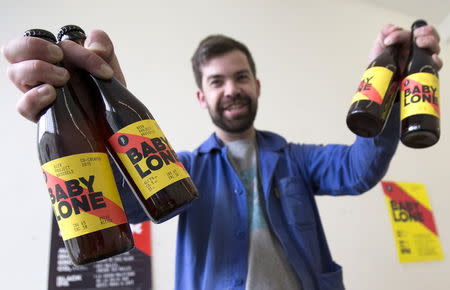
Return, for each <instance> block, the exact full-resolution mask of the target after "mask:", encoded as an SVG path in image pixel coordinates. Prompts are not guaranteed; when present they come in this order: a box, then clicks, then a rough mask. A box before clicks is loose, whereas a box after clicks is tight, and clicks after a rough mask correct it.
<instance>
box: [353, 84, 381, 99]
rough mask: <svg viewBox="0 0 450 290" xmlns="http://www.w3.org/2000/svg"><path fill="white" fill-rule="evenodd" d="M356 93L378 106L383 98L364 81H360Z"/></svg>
mask: <svg viewBox="0 0 450 290" xmlns="http://www.w3.org/2000/svg"><path fill="white" fill-rule="evenodd" d="M362 88H364V89H362ZM358 92H359V93H361V94H363V95H364V96H366V97H367V98H369V100H371V101H374V102H376V103H378V104H381V103H382V102H383V97H382V96H381V95H380V93H379V92H378V91H377V89H376V88H375V87H374V86H373V85H371V84H369V83H367V82H366V81H361V83H360V84H359V87H358Z"/></svg>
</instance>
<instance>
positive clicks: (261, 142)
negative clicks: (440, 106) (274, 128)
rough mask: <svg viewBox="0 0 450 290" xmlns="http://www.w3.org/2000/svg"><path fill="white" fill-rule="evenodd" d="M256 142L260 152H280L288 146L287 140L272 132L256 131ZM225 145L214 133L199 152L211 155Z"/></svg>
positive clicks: (201, 146)
mask: <svg viewBox="0 0 450 290" xmlns="http://www.w3.org/2000/svg"><path fill="white" fill-rule="evenodd" d="M256 140H257V143H258V149H259V150H260V151H279V150H281V149H283V148H284V147H285V146H286V145H287V142H286V139H284V138H283V137H281V136H280V135H277V134H275V133H272V132H268V131H259V130H257V131H256ZM224 146H225V145H224V143H223V142H222V141H221V140H220V139H219V138H218V137H217V135H216V133H212V134H211V136H209V138H208V139H206V141H205V142H203V144H201V145H200V147H199V148H198V151H199V152H201V153H210V152H212V151H214V150H219V151H220V150H222V147H224Z"/></svg>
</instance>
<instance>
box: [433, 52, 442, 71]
mask: <svg viewBox="0 0 450 290" xmlns="http://www.w3.org/2000/svg"><path fill="white" fill-rule="evenodd" d="M432 57H433V61H434V63H435V64H436V66H437V68H438V70H440V69H441V68H442V66H443V65H444V62H443V61H442V59H441V58H440V57H439V56H438V55H437V54H436V53H435V54H433V55H432Z"/></svg>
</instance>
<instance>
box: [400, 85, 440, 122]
mask: <svg viewBox="0 0 450 290" xmlns="http://www.w3.org/2000/svg"><path fill="white" fill-rule="evenodd" d="M405 82H408V85H406V86H405ZM415 87H419V88H422V87H423V84H422V83H420V82H418V81H415V80H412V79H409V78H406V79H405V80H403V82H402V92H403V93H405V91H406V89H410V91H411V95H413V94H412V92H413V91H414V88H415ZM422 95H423V93H422V92H421V93H420V97H421V98H422ZM425 101H426V102H427V103H428V104H430V106H432V107H433V109H434V111H435V112H436V114H437V115H438V116H440V115H441V113H440V109H439V104H433V103H432V102H429V101H428V100H425Z"/></svg>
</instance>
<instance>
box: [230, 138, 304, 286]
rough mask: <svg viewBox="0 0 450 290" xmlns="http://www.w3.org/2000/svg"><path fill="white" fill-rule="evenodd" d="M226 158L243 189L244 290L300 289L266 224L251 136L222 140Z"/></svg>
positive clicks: (255, 150) (253, 142)
mask: <svg viewBox="0 0 450 290" xmlns="http://www.w3.org/2000/svg"><path fill="white" fill-rule="evenodd" d="M226 146H227V147H228V158H229V160H230V162H231V164H232V165H233V167H234V169H235V171H236V173H237V174H238V176H239V178H240V180H241V182H242V184H243V185H244V186H245V189H246V192H247V206H248V216H249V232H250V244H249V254H248V274H247V283H246V287H245V288H246V289H247V290H284V289H286V290H293V289H303V288H302V286H301V283H300V281H299V279H298V278H297V276H296V274H295V272H294V271H293V269H292V266H291V265H290V264H289V262H288V261H287V259H286V257H285V255H284V253H283V251H282V248H281V246H280V243H279V242H278V240H277V239H276V237H275V236H274V234H273V233H272V232H271V229H270V228H269V226H268V223H267V218H266V212H265V210H264V199H263V198H262V194H261V190H260V186H259V180H258V179H259V177H258V166H257V165H258V162H257V155H258V154H257V147H256V141H255V140H238V141H233V142H229V143H227V144H226Z"/></svg>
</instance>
